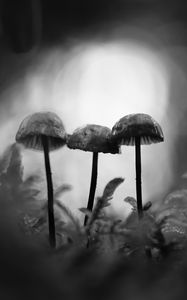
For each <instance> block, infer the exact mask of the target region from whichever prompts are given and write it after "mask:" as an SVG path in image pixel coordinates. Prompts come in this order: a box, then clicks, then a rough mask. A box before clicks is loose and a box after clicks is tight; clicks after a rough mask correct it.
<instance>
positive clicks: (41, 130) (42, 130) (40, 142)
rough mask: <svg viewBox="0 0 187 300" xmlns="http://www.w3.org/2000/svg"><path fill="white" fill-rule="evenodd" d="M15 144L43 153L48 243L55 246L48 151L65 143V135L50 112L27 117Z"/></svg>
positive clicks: (58, 122) (57, 120)
mask: <svg viewBox="0 0 187 300" xmlns="http://www.w3.org/2000/svg"><path fill="white" fill-rule="evenodd" d="M16 142H18V143H21V144H23V145H24V146H25V148H28V149H33V150H39V151H43V152H44V159H45V169H46V179H47V191H48V222H49V242H50V245H51V247H53V248H55V246H56V236H55V220H54V207H53V202H54V201H53V183H52V176H51V167H50V159H49V151H52V150H55V149H58V148H60V147H62V146H64V145H65V143H66V133H65V129H64V126H63V123H62V121H61V119H60V118H59V117H58V116H57V115H56V114H55V113H52V112H39V113H34V114H32V115H29V116H27V117H26V118H25V119H24V120H23V121H22V123H21V124H20V127H19V129H18V132H17V134H16Z"/></svg>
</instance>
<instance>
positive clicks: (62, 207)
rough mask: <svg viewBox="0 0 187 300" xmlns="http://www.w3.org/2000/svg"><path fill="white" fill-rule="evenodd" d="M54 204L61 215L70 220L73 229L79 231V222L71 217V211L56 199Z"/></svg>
mask: <svg viewBox="0 0 187 300" xmlns="http://www.w3.org/2000/svg"><path fill="white" fill-rule="evenodd" d="M55 204H56V205H57V207H58V208H60V210H61V211H62V212H63V213H65V215H66V216H67V217H68V218H69V219H70V220H71V222H72V223H73V225H74V226H75V228H76V229H77V230H78V231H79V230H80V226H79V222H78V220H77V219H76V218H75V217H74V216H73V214H72V213H71V211H70V210H69V209H68V208H67V207H66V206H65V205H64V204H63V203H62V202H61V201H60V200H58V199H55Z"/></svg>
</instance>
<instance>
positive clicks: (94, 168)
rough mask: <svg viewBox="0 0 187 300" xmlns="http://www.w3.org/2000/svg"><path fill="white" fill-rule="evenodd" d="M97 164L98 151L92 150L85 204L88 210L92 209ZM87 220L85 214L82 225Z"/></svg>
mask: <svg viewBox="0 0 187 300" xmlns="http://www.w3.org/2000/svg"><path fill="white" fill-rule="evenodd" d="M97 166H98V152H93V159H92V176H91V183H90V193H89V198H88V205H87V209H88V210H90V211H92V208H93V204H94V196H95V190H96V185H97ZM87 221H88V216H85V219H84V226H86V224H87Z"/></svg>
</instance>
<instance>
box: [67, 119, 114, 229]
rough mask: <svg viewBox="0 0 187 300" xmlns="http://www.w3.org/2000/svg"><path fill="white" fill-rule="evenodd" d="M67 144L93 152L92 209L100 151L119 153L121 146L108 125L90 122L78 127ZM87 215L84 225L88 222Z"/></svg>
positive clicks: (90, 195)
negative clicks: (112, 139)
mask: <svg viewBox="0 0 187 300" xmlns="http://www.w3.org/2000/svg"><path fill="white" fill-rule="evenodd" d="M67 146H68V147H69V148H70V149H80V150H83V151H90V152H93V159H92V175H91V183H90V192H89V198H88V204H87V209H88V210H90V211H92V208H93V204H94V196H95V190H96V185H97V169H98V153H99V152H103V153H111V154H115V153H119V146H118V145H117V144H116V143H115V142H113V141H111V130H110V129H109V128H108V127H105V126H101V125H95V124H89V125H85V126H83V127H80V128H77V129H76V130H75V131H74V132H73V134H72V135H69V137H68V139H67ZM87 220H88V218H87V216H86V217H85V220H84V225H85V226H86V224H87Z"/></svg>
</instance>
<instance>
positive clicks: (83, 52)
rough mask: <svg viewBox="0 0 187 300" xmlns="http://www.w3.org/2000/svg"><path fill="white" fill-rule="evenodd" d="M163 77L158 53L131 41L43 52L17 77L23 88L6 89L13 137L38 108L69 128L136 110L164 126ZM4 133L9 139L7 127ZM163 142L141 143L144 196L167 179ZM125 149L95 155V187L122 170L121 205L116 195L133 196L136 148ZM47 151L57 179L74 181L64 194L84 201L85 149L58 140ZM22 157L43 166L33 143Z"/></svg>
mask: <svg viewBox="0 0 187 300" xmlns="http://www.w3.org/2000/svg"><path fill="white" fill-rule="evenodd" d="M168 80H169V79H168V74H167V68H166V66H165V64H164V62H163V60H162V58H161V57H160V56H157V55H156V54H155V53H153V52H151V50H148V49H146V48H143V47H142V46H138V45H137V44H135V43H130V42H126V43H125V42H124V43H119V44H117V43H116V44H113V43H106V44H102V45H90V44H88V45H82V46H79V47H77V48H75V49H73V50H72V51H71V52H69V53H62V51H61V50H59V51H58V50H56V51H55V52H52V53H46V54H45V55H44V58H42V60H41V65H40V66H39V67H37V68H36V69H35V70H34V71H33V72H32V73H30V74H28V77H26V78H25V79H24V80H23V82H22V84H21V87H22V94H20V93H19V91H18V90H17V91H16V93H15V92H14V93H12V94H11V93H10V92H9V93H8V96H9V97H12V98H13V97H14V101H15V102H14V103H16V105H15V106H14V109H13V110H14V111H13V113H14V114H15V115H16V117H15V120H11V121H10V122H12V129H13V133H12V137H13V136H14V135H15V131H16V129H15V128H17V127H18V124H19V123H20V121H21V120H22V118H23V117H25V115H27V114H28V113H31V112H34V111H38V110H52V111H55V112H57V114H58V115H59V116H60V117H61V118H62V120H63V122H64V124H65V127H66V129H67V131H68V132H69V133H71V132H72V131H73V130H74V129H75V128H76V127H78V126H81V125H83V124H86V123H95V124H101V125H105V126H109V127H112V126H113V125H114V123H115V122H116V121H118V119H119V118H121V117H123V116H124V115H126V114H129V113H136V112H144V113H148V114H150V115H152V116H153V117H154V118H155V119H156V120H157V121H158V122H159V123H160V124H161V125H162V127H163V130H165V126H166V131H167V123H166V121H165V119H164V117H165V113H166V109H167V105H168V84H169V83H168ZM5 96H6V95H5ZM18 103H19V106H18ZM9 127H10V124H9ZM14 129H15V130H14ZM2 135H3V133H2ZM9 141H11V142H12V140H11V135H10V138H9ZM169 146H170V145H169V144H167V143H165V144H159V145H151V146H149V147H143V148H142V150H143V151H142V163H143V166H142V168H143V198H144V201H147V200H148V199H149V198H150V197H152V196H153V193H154V195H157V194H158V195H159V194H162V193H163V192H164V190H165V189H166V188H167V186H168V184H169V183H170V182H171V180H172V178H171V175H170V174H171V173H172V172H171V170H170V160H169V157H170V155H169V151H170V150H169ZM123 153H124V155H103V154H101V155H100V156H99V178H98V188H97V193H96V194H97V195H99V194H101V192H102V190H103V188H104V186H105V184H106V183H107V182H108V181H109V180H111V179H112V178H114V177H115V176H117V177H119V176H122V177H125V178H126V181H125V183H124V184H123V185H122V186H121V187H120V188H119V189H118V191H117V192H116V199H115V200H114V201H113V204H114V207H115V209H116V210H121V208H123V209H122V211H123V212H124V203H123V201H122V200H123V199H124V198H125V197H126V196H128V195H131V196H135V171H134V148H132V147H125V148H124V149H123ZM51 158H52V167H53V173H54V175H53V176H54V178H55V180H56V181H58V180H59V181H61V180H62V181H63V182H66V183H70V184H72V185H73V187H74V189H73V191H72V192H70V193H67V194H66V195H65V196H64V198H63V200H64V201H65V202H66V203H67V204H68V205H70V206H72V208H73V209H74V210H75V211H76V212H77V207H80V206H85V205H86V201H87V196H88V192H89V182H90V172H91V154H90V153H85V152H81V151H73V150H71V151H70V150H68V149H65V148H64V149H63V150H62V151H58V152H55V153H53V154H52V155H51ZM33 160H35V161H36V162H37V163H36V164H35V165H34V164H33ZM24 163H25V172H26V173H28V172H30V171H31V169H32V170H36V169H37V168H38V166H40V167H41V168H42V167H43V159H41V156H40V155H38V154H35V153H34V152H31V151H29V152H27V151H26V152H25V156H24ZM161 169H162V172H160V170H161ZM163 181H164V184H163ZM124 213H125V212H124Z"/></svg>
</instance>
